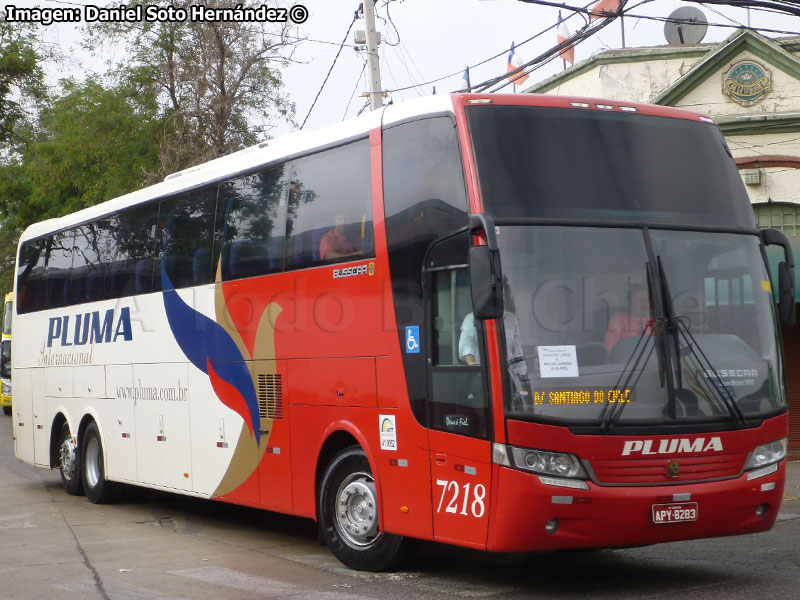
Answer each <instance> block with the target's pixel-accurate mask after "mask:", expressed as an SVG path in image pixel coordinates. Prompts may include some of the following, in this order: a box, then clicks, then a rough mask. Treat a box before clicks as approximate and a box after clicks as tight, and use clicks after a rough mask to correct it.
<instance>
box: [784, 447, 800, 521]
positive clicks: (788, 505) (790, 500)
mask: <svg viewBox="0 0 800 600" xmlns="http://www.w3.org/2000/svg"><path fill="white" fill-rule="evenodd" d="M787 509H788V510H789V511H790V512H796V513H800V460H792V461H789V462H787V463H786V487H784V489H783V507H782V510H781V512H783V511H784V510H787Z"/></svg>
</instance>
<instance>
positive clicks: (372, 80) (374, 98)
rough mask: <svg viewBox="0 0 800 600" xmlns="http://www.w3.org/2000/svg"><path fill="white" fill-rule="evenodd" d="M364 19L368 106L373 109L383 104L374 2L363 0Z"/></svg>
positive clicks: (378, 39)
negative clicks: (367, 69)
mask: <svg viewBox="0 0 800 600" xmlns="http://www.w3.org/2000/svg"><path fill="white" fill-rule="evenodd" d="M362 6H363V9H364V21H365V24H366V32H365V33H366V41H367V66H368V67H369V78H368V85H369V88H368V90H367V93H368V94H369V103H370V108H372V110H375V109H376V108H380V107H381V106H383V89H382V87H381V66H380V59H379V58H378V43H379V41H380V36H379V34H378V32H377V31H376V30H375V2H374V0H363V3H362Z"/></svg>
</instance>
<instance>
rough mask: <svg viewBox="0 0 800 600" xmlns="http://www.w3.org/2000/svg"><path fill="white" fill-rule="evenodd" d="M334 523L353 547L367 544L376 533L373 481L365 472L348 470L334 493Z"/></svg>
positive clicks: (375, 503) (361, 546)
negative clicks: (349, 471) (347, 473)
mask: <svg viewBox="0 0 800 600" xmlns="http://www.w3.org/2000/svg"><path fill="white" fill-rule="evenodd" d="M336 525H337V527H336V528H337V529H338V530H339V533H340V534H341V536H342V539H343V540H344V542H345V543H347V544H348V545H349V546H351V547H353V548H359V549H361V548H364V547H365V546H369V545H370V544H372V543H373V542H375V540H376V539H377V538H378V536H380V531H379V530H378V502H377V496H376V493H375V482H374V481H373V480H372V476H371V475H370V474H369V473H351V474H350V475H348V476H347V477H346V478H345V480H344V481H342V483H341V485H340V486H339V490H338V492H337V494H336Z"/></svg>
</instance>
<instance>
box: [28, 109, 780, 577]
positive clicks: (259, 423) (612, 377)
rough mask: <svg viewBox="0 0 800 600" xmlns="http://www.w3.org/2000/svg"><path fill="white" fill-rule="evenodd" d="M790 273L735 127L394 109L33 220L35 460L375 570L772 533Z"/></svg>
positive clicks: (557, 112)
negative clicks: (239, 520)
mask: <svg viewBox="0 0 800 600" xmlns="http://www.w3.org/2000/svg"><path fill="white" fill-rule="evenodd" d="M773 243H774V244H779V245H783V246H784V248H785V252H786V260H785V262H784V263H782V265H783V266H782V267H781V269H780V276H779V277H778V279H779V280H780V281H779V282H778V281H776V282H775V283H774V284H773V283H771V282H770V276H769V274H768V271H767V267H766V263H765V253H764V246H765V245H768V244H773ZM792 268H793V260H792V258H791V251H790V249H789V247H788V244H786V242H785V238H782V236H781V235H780V234H779V233H777V232H773V231H765V232H760V231H758V230H757V229H756V224H755V221H754V217H753V213H752V210H751V208H750V205H749V202H748V197H747V195H746V193H745V190H744V187H743V185H742V182H741V179H740V177H739V175H738V172H737V170H736V167H735V165H734V162H733V160H732V158H731V155H730V151H729V150H728V148H727V146H726V144H725V140H724V139H723V137H722V135H721V133H720V131H719V129H718V127H717V126H716V125H714V123H713V122H712V121H711V119H709V118H707V117H703V116H699V115H697V114H694V113H689V112H684V111H679V110H673V109H670V108H664V107H659V106H647V105H637V104H630V103H618V102H607V101H597V100H591V99H576V98H559V97H553V96H534V95H524V94H518V95H474V94H455V95H451V96H448V95H443V96H434V97H431V98H425V99H420V100H418V101H413V102H408V103H404V104H398V105H393V106H388V107H386V108H384V109H381V110H380V111H375V112H373V113H371V114H369V115H365V116H363V117H360V118H358V119H355V120H352V121H349V122H345V123H342V124H339V125H336V126H333V127H330V128H328V129H324V130H321V131H318V132H313V133H307V132H301V133H296V134H292V135H289V136H286V137H285V138H281V139H276V140H270V141H268V142H264V143H262V144H259V145H258V146H256V147H253V148H249V149H247V150H243V151H241V152H238V153H235V154H233V155H230V156H227V157H224V158H220V159H218V160H215V161H212V162H209V163H207V164H204V165H201V166H198V167H195V168H192V169H188V170H186V171H183V172H180V173H177V174H175V175H172V176H170V177H168V178H167V179H166V180H165V181H164V182H162V183H159V184H157V185H154V186H152V187H149V188H146V189H143V190H140V191H137V192H134V193H131V194H128V195H126V196H123V197H121V198H117V199H114V200H110V201H108V202H106V203H104V204H100V205H98V206H94V207H92V208H88V209H85V210H83V211H80V212H78V213H75V214H72V215H69V216H66V217H63V218H60V219H54V220H50V221H46V222H43V223H39V224H36V225H33V226H31V227H29V228H28V229H27V230H26V231H25V232H24V234H23V235H22V237H21V240H20V246H19V255H18V260H17V276H16V285H15V294H16V298H17V302H16V303H15V304H16V305H15V310H16V315H15V317H14V319H15V321H14V323H15V332H14V333H15V335H14V338H13V344H14V348H13V356H14V363H13V371H14V373H13V376H14V409H13V410H14V417H13V423H14V436H15V449H16V455H17V456H18V457H19V458H20V459H22V460H24V461H26V462H29V463H32V464H34V465H38V466H41V467H45V468H59V469H60V471H61V475H62V477H63V480H64V485H65V487H66V490H67V492H69V493H71V494H79V493H85V494H86V495H87V496H88V498H89V500H90V501H92V502H104V501H108V500H110V499H111V498H112V497H113V496H114V492H115V491H116V490H117V489H118V487H119V485H120V484H135V485H140V486H146V487H151V488H157V489H161V490H168V491H173V492H176V493H181V494H189V495H193V496H199V497H203V498H208V499H211V500H215V501H223V502H232V503H237V504H243V505H248V506H253V507H261V508H264V509H267V510H273V511H280V512H285V513H290V514H293V515H300V516H303V517H308V518H311V519H315V520H317V521H318V522H319V525H320V531H321V534H322V536H323V537H324V539H325V540H326V542H327V543H328V545H329V546H330V547H331V549H332V550H333V552H334V554H335V555H336V556H337V557H338V558H339V559H340V560H341V561H342V562H343V563H345V564H346V565H348V566H350V567H352V568H356V569H366V570H377V569H384V568H388V567H390V566H392V565H394V564H397V562H398V561H399V560H400V559H401V558H402V557H403V556H404V555H405V554H406V553H407V552H408V549H409V548H410V546H411V545H412V544H411V542H413V540H416V539H423V540H436V541H441V542H447V543H451V544H458V545H461V546H468V547H471V548H479V549H485V550H490V551H515V552H516V551H535V550H550V549H560V548H584V547H614V546H632V545H640V544H651V543H656V542H664V541H673V540H685V539H690V538H699V537H709V536H723V535H732V534H743V533H752V532H758V531H764V530H767V529H769V528H770V527H771V526H772V524H773V523H774V521H775V518H776V516H777V514H778V508H779V505H780V502H781V496H782V492H783V486H784V475H785V453H786V436H787V408H786V392H785V384H784V367H783V360H782V357H781V346H780V338H779V329H778V326H777V324H778V321H779V318H782V320H783V321H784V322H789V321H791V320H792V319H793V308H794V304H793V300H792V288H793V282H792V272H793V270H792ZM773 285H774V286H775V287H776V288H777V287H779V288H780V293H781V298H782V301H781V303H780V305H779V306H778V307H777V308H776V305H775V302H774V300H773V293H772V289H773ZM779 313H780V315H781V316H780V317H779Z"/></svg>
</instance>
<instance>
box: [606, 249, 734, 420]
mask: <svg viewBox="0 0 800 600" xmlns="http://www.w3.org/2000/svg"><path fill="white" fill-rule="evenodd" d="M656 270H657V272H658V281H659V284H660V291H661V299H662V304H661V307H662V311H663V315H664V316H663V317H661V316H659V317H657V318H656V319H655V323H656V325H655V327H654V331H653V335H649V334H648V329H649V326H648V327H645V329H644V331H643V332H642V334H641V335H640V336H639V339H638V340H637V342H636V346H635V347H634V349H633V351H632V352H631V356H630V357H629V358H628V361H627V362H626V363H625V367H624V368H623V371H622V373H621V375H620V378H619V380H618V381H617V388H616V389H629V388H628V386H629V385H630V384H631V378H632V377H633V376H634V374H635V372H636V370H637V368H639V365H640V363H641V370H640V371H639V373H638V376H637V377H636V380H635V381H633V385H636V382H638V380H639V378H640V377H641V376H642V373H643V372H644V370H643V369H644V365H646V364H647V361H649V360H650V356H651V355H652V353H653V350H654V349H655V347H656V343H658V346H659V348H660V352H659V353H658V357H659V372H660V374H661V384H662V387H663V386H665V385H666V388H667V398H668V406H667V410H668V414H669V417H670V418H671V419H673V420H674V419H675V418H677V402H678V400H680V401H681V403H682V404H684V403H686V401H687V397H686V393H685V392H686V390H684V387H683V372H682V369H681V365H680V361H681V357H682V356H691V357H692V358H693V360H694V362H695V365H696V367H697V369H696V370H697V371H698V374H699V376H698V378H697V380H698V383H699V385H701V386H702V387H703V388H704V389H705V390H706V395H707V397H709V398H710V397H716V398H717V399H718V400H720V401H721V404H722V405H723V406H725V408H726V409H727V411H728V414H729V415H730V416H731V418H733V419H735V420H736V421H737V422H738V423H739V424H740V425H742V426H744V425H746V419H745V416H744V413H743V412H742V410H741V409H740V408H739V406H738V404H737V403H736V400H735V399H734V397H733V396H732V395H731V393H730V390H728V387H727V386H726V385H725V384H724V382H723V381H722V379H721V378H720V377H719V375H718V372H717V369H715V368H714V365H713V364H712V363H711V361H710V360H709V358H708V356H706V354H705V353H704V352H703V350H702V348H701V347H700V344H699V343H698V341H697V339H696V338H695V337H694V335H693V334H692V332H691V331H690V329H689V326H688V325H687V324H686V322H685V321H686V317H683V316H681V317H677V316H675V313H674V310H673V306H672V295H671V294H670V290H669V283H668V281H667V277H666V273H665V271H664V268H663V265H662V263H661V257H660V256H658V257H657V258H656ZM647 275H648V277H647V286H648V291H649V292H650V298H651V306H653V305H654V304H653V302H652V300H653V296H654V295H653V293H652V291H653V288H652V285H651V281H652V279H653V278H652V270H651V264H650V263H648V265H647ZM646 338H649V339H653V338H655V340H656V342H655V343H653V344H651V345H650V352H649V353H648V355H647V358H646V359H645V360H644V362H643V363H642V362H641V359H642V357H643V356H644V352H645V350H646V348H647V345H648V344H647V342H648V341H649V340H648V339H646ZM681 340H682V341H683V342H684V344H685V345H684V346H683V347H681ZM670 341H671V342H672V346H673V350H674V352H670ZM673 357H674V358H673ZM673 359H674V360H675V364H674V365H673ZM704 372H705V373H706V379H705V380H704V378H703V377H702V374H703V373H704ZM711 378H713V379H712V381H713V383H711V382H710V381H709V379H711ZM623 379H624V380H625V381H624V384H623ZM620 384H623V387H620ZM689 393H693V392H691V391H689ZM625 406H626V404H624V403H622V404H616V405H614V407H613V409H611V411H610V412H609V414H608V415H606V413H607V412H608V410H609V409H608V407H609V405H606V406H604V407H603V410H602V411H601V413H600V419H601V423H600V429H601V430H608V429H610V428H611V427H613V426H614V425H615V424H616V423H617V422H618V421H619V419H620V417H621V415H622V411H623V410H625Z"/></svg>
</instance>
